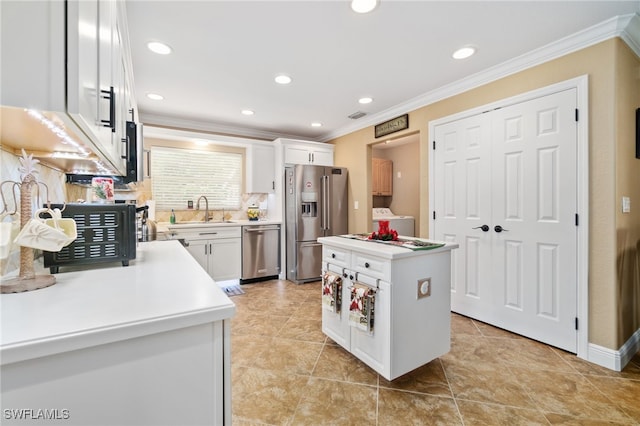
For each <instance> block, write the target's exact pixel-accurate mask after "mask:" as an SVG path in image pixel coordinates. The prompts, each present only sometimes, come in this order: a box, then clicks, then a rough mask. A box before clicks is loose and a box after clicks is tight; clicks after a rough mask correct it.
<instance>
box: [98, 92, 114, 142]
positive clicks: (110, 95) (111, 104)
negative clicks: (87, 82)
mask: <svg viewBox="0 0 640 426" xmlns="http://www.w3.org/2000/svg"><path fill="white" fill-rule="evenodd" d="M100 92H101V93H102V95H103V96H102V99H109V119H108V120H100V121H101V122H102V125H103V126H104V127H109V128H111V132H112V133H115V132H116V92H115V90H114V89H113V86H111V87H110V88H109V90H101V91H100ZM105 95H106V96H105Z"/></svg>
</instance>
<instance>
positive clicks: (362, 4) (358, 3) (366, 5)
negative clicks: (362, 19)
mask: <svg viewBox="0 0 640 426" xmlns="http://www.w3.org/2000/svg"><path fill="white" fill-rule="evenodd" d="M377 5H378V0H352V1H351V9H353V11H354V12H356V13H368V12H371V11H372V10H373V9H375V8H376V6H377Z"/></svg>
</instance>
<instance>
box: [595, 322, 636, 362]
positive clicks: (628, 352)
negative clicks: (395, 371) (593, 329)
mask: <svg viewBox="0 0 640 426" xmlns="http://www.w3.org/2000/svg"><path fill="white" fill-rule="evenodd" d="M639 350H640V328H639V329H637V330H636V332H635V333H633V334H632V335H631V337H630V338H629V340H627V341H626V342H625V343H624V345H622V347H621V348H620V349H619V350H617V351H615V350H613V349H609V348H605V347H603V346H599V345H596V344H594V343H589V353H588V354H587V361H589V362H592V363H594V364H598V365H599V366H601V367H605V368H608V369H610V370H615V371H622V369H623V368H624V367H625V366H626V365H627V364H628V363H629V361H631V358H633V356H634V355H635V354H636V353H637V352H638V351H639Z"/></svg>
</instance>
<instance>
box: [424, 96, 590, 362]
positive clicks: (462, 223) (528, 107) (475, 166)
mask: <svg viewBox="0 0 640 426" xmlns="http://www.w3.org/2000/svg"><path fill="white" fill-rule="evenodd" d="M575 111H576V89H568V90H564V91H561V92H558V93H554V94H550V95H547V96H542V97H539V98H536V99H532V100H529V101H526V102H522V103H518V104H515V105H510V106H506V107H502V108H500V109H495V110H492V111H489V112H486V113H483V114H479V115H475V116H471V117H468V118H464V119H460V120H457V121H453V122H449V123H443V124H439V125H436V126H435V127H434V132H435V141H436V149H435V151H434V163H433V165H434V167H435V173H434V177H435V181H434V185H433V186H432V188H433V189H432V190H433V191H434V192H435V194H434V198H433V200H434V202H435V206H434V207H435V208H434V211H435V213H436V218H435V220H434V222H433V223H434V233H433V235H434V237H435V238H436V239H440V240H445V241H455V242H457V243H458V244H459V245H460V248H459V249H458V250H454V253H453V263H452V280H451V293H452V294H451V309H452V311H454V312H458V313H460V314H463V315H466V316H469V317H472V318H476V319H478V320H480V321H484V322H487V323H490V324H493V325H496V326H498V327H500V328H504V329H506V330H510V331H513V332H515V333H519V334H522V335H524V336H527V337H530V338H533V339H536V340H539V341H542V342H545V343H548V344H550V345H553V346H556V347H559V348H562V349H565V350H567V351H570V352H574V353H575V352H576V349H577V331H576V325H575V323H576V309H577V228H576V226H577V224H576V220H577V216H576V215H577V198H576V197H577V174H576V164H577V160H576V147H577V145H576V144H577V130H576V129H577V124H576V118H575V114H576V113H575Z"/></svg>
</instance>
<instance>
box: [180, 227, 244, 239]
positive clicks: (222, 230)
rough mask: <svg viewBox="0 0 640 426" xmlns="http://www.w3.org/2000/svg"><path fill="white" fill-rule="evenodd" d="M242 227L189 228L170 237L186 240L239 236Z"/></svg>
mask: <svg viewBox="0 0 640 426" xmlns="http://www.w3.org/2000/svg"><path fill="white" fill-rule="evenodd" d="M241 237H242V228H241V227H240V226H234V227H230V226H228V227H222V226H221V227H219V228H216V227H209V228H200V229H190V230H189V231H187V232H180V231H178V232H176V233H175V234H173V236H172V237H171V239H173V240H175V239H179V238H180V239H186V240H217V239H220V238H241Z"/></svg>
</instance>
